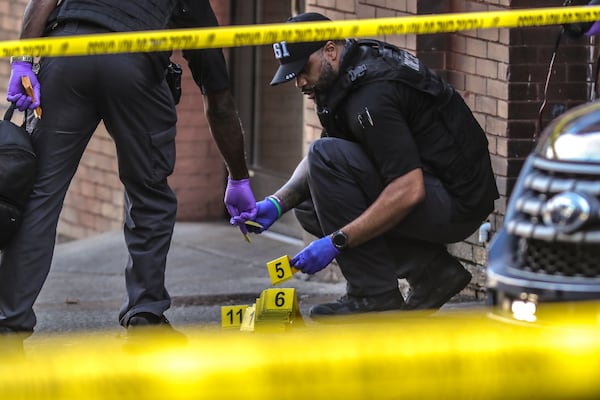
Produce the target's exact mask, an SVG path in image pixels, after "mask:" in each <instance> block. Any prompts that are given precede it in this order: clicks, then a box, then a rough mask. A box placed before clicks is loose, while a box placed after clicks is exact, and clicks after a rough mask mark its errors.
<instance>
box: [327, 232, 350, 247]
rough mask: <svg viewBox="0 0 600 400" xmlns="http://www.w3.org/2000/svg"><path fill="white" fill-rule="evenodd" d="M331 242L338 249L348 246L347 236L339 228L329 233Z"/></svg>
mask: <svg viewBox="0 0 600 400" xmlns="http://www.w3.org/2000/svg"><path fill="white" fill-rule="evenodd" d="M331 242H332V243H333V245H334V246H335V248H336V249H338V250H339V251H342V250H344V249H345V248H346V247H348V236H346V234H345V233H344V232H342V231H341V230H337V231H335V232H333V233H332V234H331Z"/></svg>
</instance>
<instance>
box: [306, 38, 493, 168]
mask: <svg viewBox="0 0 600 400" xmlns="http://www.w3.org/2000/svg"><path fill="white" fill-rule="evenodd" d="M343 57H344V58H343V60H342V65H341V66H340V71H341V72H340V77H339V79H338V80H337V81H336V83H335V84H334V86H333V87H332V88H331V89H330V90H328V91H327V93H326V94H325V95H323V94H321V95H318V96H317V99H316V100H317V114H318V116H319V120H320V121H321V125H322V126H323V128H324V129H325V131H326V134H327V135H329V136H335V137H341V138H345V139H348V140H353V139H354V138H353V137H352V133H351V129H350V128H349V126H348V124H347V123H346V121H344V119H343V117H342V116H341V113H340V112H339V107H341V106H343V103H344V100H345V99H346V98H347V97H348V96H349V95H351V92H352V91H353V90H355V89H357V88H359V87H361V86H363V85H367V84H369V83H373V82H377V81H390V82H400V83H402V84H404V85H407V86H410V87H412V88H414V89H416V90H418V91H420V92H423V93H426V94H428V95H431V96H433V98H434V104H435V106H436V108H437V109H438V111H439V115H440V118H441V119H442V120H443V122H444V125H445V126H446V128H447V132H448V133H449V134H451V135H452V136H453V137H454V138H455V140H456V143H457V144H458V145H459V146H460V148H461V152H462V154H463V156H464V158H465V159H466V160H467V162H468V163H470V162H476V161H478V160H480V159H481V157H482V154H485V153H486V152H487V147H488V142H487V138H486V136H485V132H484V131H483V129H482V128H481V126H480V125H479V123H478V122H477V120H476V119H475V118H474V117H473V115H472V113H471V111H470V110H469V109H468V107H467V106H466V104H465V103H464V101H463V100H462V98H461V97H460V95H459V94H458V93H456V91H455V90H454V88H453V87H452V86H451V85H450V84H449V83H447V82H446V81H444V80H443V79H442V78H440V77H439V76H438V75H437V74H436V73H435V72H434V71H432V70H430V69H428V68H427V67H426V66H424V65H423V64H422V63H421V62H420V61H419V59H418V58H416V57H415V56H414V55H412V54H410V53H409V52H407V51H405V50H402V49H400V48H398V47H396V46H393V45H391V44H389V43H384V42H380V41H378V40H371V39H367V40H348V41H347V43H346V47H345V55H344V56H343Z"/></svg>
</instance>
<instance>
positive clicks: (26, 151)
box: [0, 104, 36, 249]
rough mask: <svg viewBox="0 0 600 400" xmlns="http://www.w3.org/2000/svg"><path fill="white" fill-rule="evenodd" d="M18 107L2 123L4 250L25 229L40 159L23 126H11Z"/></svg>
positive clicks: (0, 237)
mask: <svg viewBox="0 0 600 400" xmlns="http://www.w3.org/2000/svg"><path fill="white" fill-rule="evenodd" d="M14 110H15V106H14V104H11V105H10V107H9V108H8V109H7V110H6V113H5V114H4V120H0V249H2V248H4V246H5V245H6V244H7V243H8V242H9V240H10V239H12V237H13V236H14V235H15V233H16V232H17V229H19V226H20V225H21V215H22V212H23V209H24V207H25V204H26V203H27V200H28V198H29V195H30V194H31V190H32V188H33V182H34V179H35V163H36V157H35V152H34V151H33V146H32V143H31V138H30V137H29V134H28V133H27V131H26V130H25V128H24V125H25V122H23V126H17V125H15V124H14V123H12V122H11V119H12V116H13V112H14Z"/></svg>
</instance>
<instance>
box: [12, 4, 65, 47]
mask: <svg viewBox="0 0 600 400" xmlns="http://www.w3.org/2000/svg"><path fill="white" fill-rule="evenodd" d="M57 4H58V1H57V0H30V1H29V3H27V7H25V13H24V14H23V27H22V29H21V36H20V38H21V39H27V38H36V37H40V36H42V34H43V33H44V29H45V28H46V23H47V22H48V16H49V15H50V13H51V12H52V10H54V9H55V8H56V5H57Z"/></svg>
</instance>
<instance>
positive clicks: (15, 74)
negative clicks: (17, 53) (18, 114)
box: [6, 61, 40, 111]
mask: <svg viewBox="0 0 600 400" xmlns="http://www.w3.org/2000/svg"><path fill="white" fill-rule="evenodd" d="M10 69H11V72H10V78H9V80H8V89H7V91H6V100H8V101H9V102H11V103H15V107H16V108H17V110H19V111H25V110H27V109H30V110H35V109H36V108H38V107H39V106H40V83H39V82H38V79H37V76H36V75H35V74H34V73H33V71H32V64H31V63H29V62H26V61H14V62H13V63H12V64H11V65H10ZM23 76H27V77H28V78H29V80H30V81H31V86H32V88H33V97H34V98H33V99H32V98H31V97H30V96H28V95H27V92H26V91H25V88H24V87H23V85H22V84H21V78H22V77H23Z"/></svg>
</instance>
